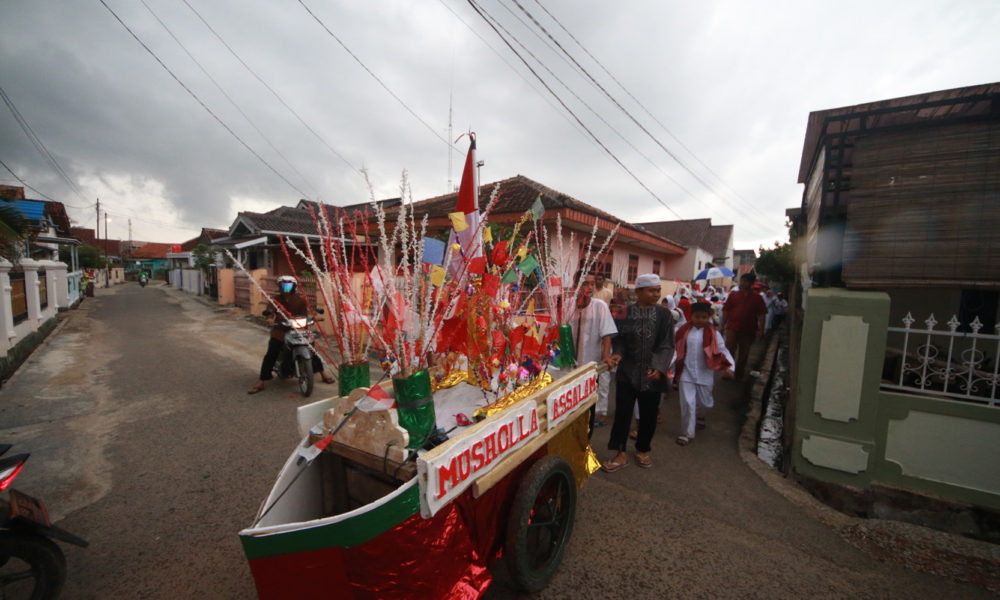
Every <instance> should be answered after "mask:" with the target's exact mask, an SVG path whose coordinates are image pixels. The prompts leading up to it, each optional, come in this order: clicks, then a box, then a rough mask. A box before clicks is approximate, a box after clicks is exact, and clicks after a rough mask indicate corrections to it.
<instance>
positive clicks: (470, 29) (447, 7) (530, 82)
mask: <svg viewBox="0 0 1000 600" xmlns="http://www.w3.org/2000/svg"><path fill="white" fill-rule="evenodd" d="M438 2H440V3H441V5H442V6H444V7H445V8H446V9H448V12H450V13H451V14H452V15H454V17H455V18H456V19H458V22H459V23H461V24H462V25H465V27H466V28H467V29H468V30H469V31H471V32H472V33H473V35H475V36H476V37H477V38H479V41H481V42H482V43H483V45H484V46H486V47H487V48H489V49H490V51H491V52H493V54H495V55H496V56H497V58H499V59H500V60H501V61H503V64H505V65H507V67H508V68H509V69H510V70H511V71H513V72H514V74H515V75H517V76H518V77H520V78H521V81H523V82H524V83H525V84H526V85H527V86H528V87H530V88H531V89H532V90H533V91H534V92H535V93H536V94H538V96H539V97H540V98H541V99H542V100H544V101H545V103H546V104H548V105H549V106H551V107H552V108H553V109H554V110H555V111H556V114H557V115H559V116H560V117H562V118H563V119H564V120H565V121H566V122H567V123H569V124H570V125H571V126H573V127H575V128H576V129H577V130H578V131H580V133H585V132H584V131H583V130H582V129H580V126H579V125H577V123H576V122H575V121H573V119H571V118H569V117H568V116H567V115H566V113H564V112H563V111H561V110H559V107H558V106H556V105H555V103H554V102H552V99H551V98H549V97H548V96H546V95H545V94H543V93H542V92H540V91H539V90H538V88H537V87H535V84H534V83H532V81H531V80H530V79H528V78H527V77H525V76H524V73H522V72H521V71H519V70H518V69H517V68H516V67H515V66H514V65H512V64H511V63H510V61H508V60H507V57H505V56H504V55H503V54H501V53H500V51H499V50H497V49H496V48H494V47H493V46H492V45H491V44H490V43H489V42H487V41H486V38H484V37H483V36H482V35H480V34H479V32H478V31H476V30H475V28H473V27H472V25H469V24H468V23H467V22H466V21H465V19H463V18H462V17H461V16H460V15H459V14H458V13H457V12H455V11H454V9H452V8H451V7H450V6H448V4H447V3H445V0H438Z"/></svg>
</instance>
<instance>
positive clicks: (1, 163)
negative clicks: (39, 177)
mask: <svg viewBox="0 0 1000 600" xmlns="http://www.w3.org/2000/svg"><path fill="white" fill-rule="evenodd" d="M0 165H3V168H5V169H7V172H8V173H10V174H11V175H12V176H13V177H14V179H16V180H18V181H20V182H21V185H23V186H24V187H26V188H28V189H29V190H31V191H33V192H35V193H36V194H38V195H39V196H41V197H42V198H45V199H46V200H48V201H49V202H56V201H55V200H53V199H52V198H50V197H48V196H46V195H45V194H43V193H41V192H40V191H38V190H36V189H35V188H33V187H31V186H30V185H28V182H27V181H25V180H23V179H21V178H20V177H18V176H17V173H15V172H14V170H13V169H11V168H10V167H8V166H7V163H5V162H4V161H3V160H0Z"/></svg>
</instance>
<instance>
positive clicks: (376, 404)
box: [354, 384, 396, 412]
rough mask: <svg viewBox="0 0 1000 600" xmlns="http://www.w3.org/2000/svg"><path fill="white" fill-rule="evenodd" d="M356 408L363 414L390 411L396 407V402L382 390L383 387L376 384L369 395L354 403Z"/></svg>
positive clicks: (369, 391)
mask: <svg viewBox="0 0 1000 600" xmlns="http://www.w3.org/2000/svg"><path fill="white" fill-rule="evenodd" d="M354 407H355V408H357V409H358V410H360V411H362V412H375V411H377V410H389V409H390V408H395V407H396V400H395V399H394V398H393V397H392V396H390V395H389V394H388V393H387V392H386V391H385V390H384V389H382V386H380V385H378V384H375V385H373V386H372V388H371V389H370V390H368V393H367V394H365V395H364V396H363V397H362V398H361V399H360V400H358V401H357V402H355V403H354Z"/></svg>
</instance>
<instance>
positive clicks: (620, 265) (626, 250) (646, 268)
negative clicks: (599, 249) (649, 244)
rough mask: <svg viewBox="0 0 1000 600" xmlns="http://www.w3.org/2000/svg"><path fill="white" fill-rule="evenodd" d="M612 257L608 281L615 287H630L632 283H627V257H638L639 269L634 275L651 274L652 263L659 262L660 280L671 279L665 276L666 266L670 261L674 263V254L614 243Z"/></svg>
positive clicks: (667, 268) (667, 269)
mask: <svg viewBox="0 0 1000 600" xmlns="http://www.w3.org/2000/svg"><path fill="white" fill-rule="evenodd" d="M612 251H613V252H614V255H613V257H612V261H611V277H609V279H610V281H611V282H612V283H613V284H614V285H615V286H616V287H617V286H625V287H632V286H633V285H634V282H631V283H630V282H629V281H628V277H627V275H628V262H629V255H635V256H638V257H639V269H638V271H637V272H636V275H643V274H645V273H652V272H653V261H654V260H658V261H660V278H661V279H672V277H669V276H668V275H667V273H668V271H669V267H668V265H669V264H671V262H672V261H676V260H677V259H676V256H677V255H675V254H667V253H660V252H653V251H650V250H646V249H645V248H639V247H636V246H632V245H629V244H622V243H616V244H615V245H614V247H613V248H612Z"/></svg>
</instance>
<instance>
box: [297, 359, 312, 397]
mask: <svg viewBox="0 0 1000 600" xmlns="http://www.w3.org/2000/svg"><path fill="white" fill-rule="evenodd" d="M295 370H296V371H298V375H299V392H301V393H302V395H303V396H304V397H306V398H308V397H309V394H311V393H313V370H312V361H311V360H309V359H308V358H306V357H304V356H300V357H298V358H296V359H295Z"/></svg>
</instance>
